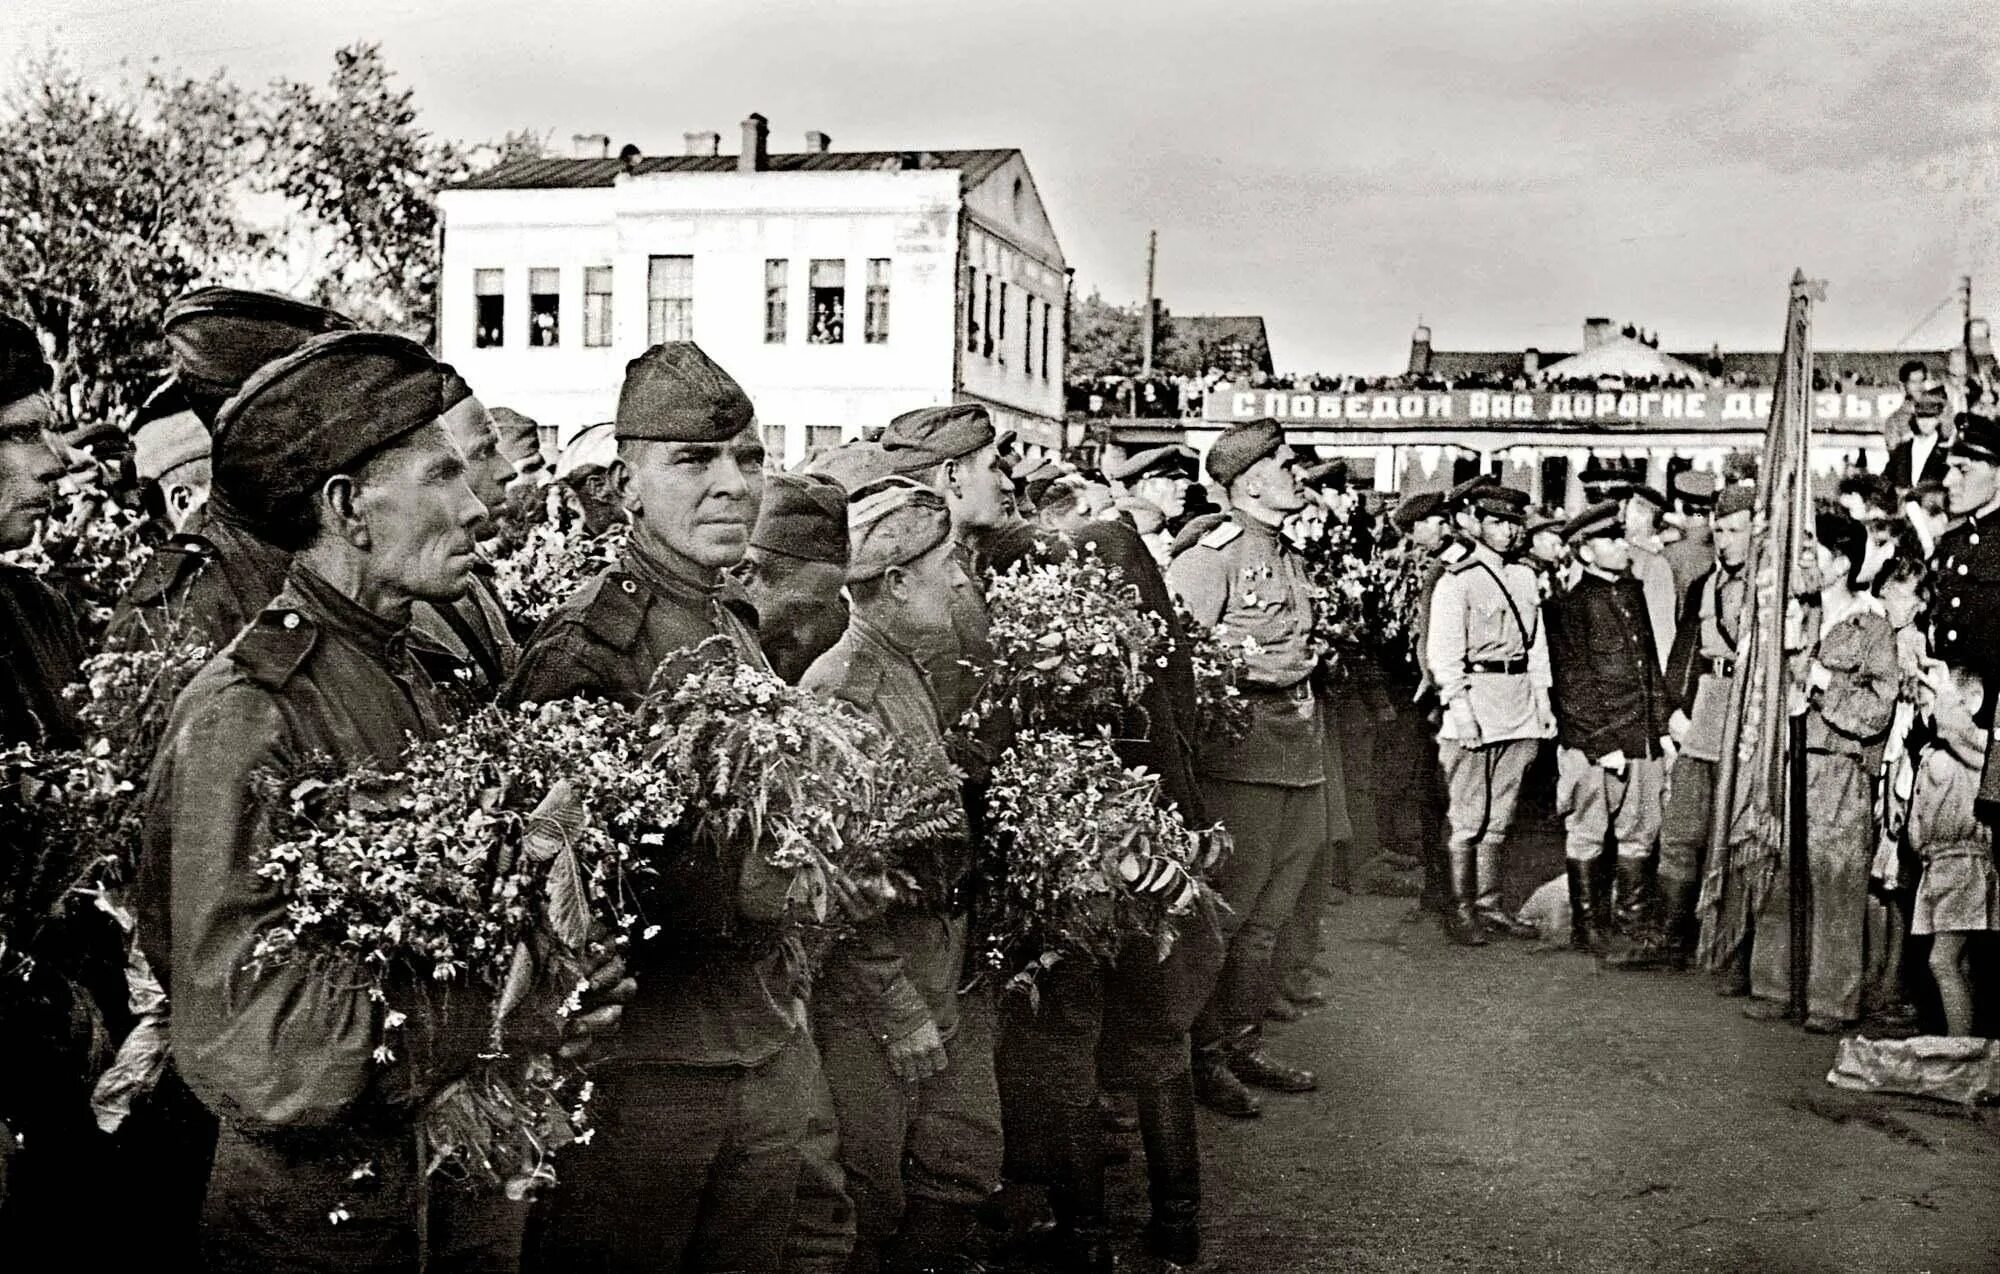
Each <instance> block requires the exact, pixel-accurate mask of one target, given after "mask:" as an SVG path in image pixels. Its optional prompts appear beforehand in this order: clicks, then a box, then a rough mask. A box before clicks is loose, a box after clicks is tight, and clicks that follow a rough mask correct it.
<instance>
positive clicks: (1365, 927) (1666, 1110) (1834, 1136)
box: [1118, 854, 2000, 1274]
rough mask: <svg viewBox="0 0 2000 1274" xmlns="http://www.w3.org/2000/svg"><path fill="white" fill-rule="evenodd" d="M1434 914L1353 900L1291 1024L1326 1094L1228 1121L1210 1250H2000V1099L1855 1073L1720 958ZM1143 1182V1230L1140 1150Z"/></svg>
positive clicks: (1834, 1255)
mask: <svg viewBox="0 0 2000 1274" xmlns="http://www.w3.org/2000/svg"><path fill="white" fill-rule="evenodd" d="M1535 856H1536V857H1541V855H1539V854H1538V855H1535ZM1523 866H1524V867H1525V866H1527V864H1525V863H1524V864H1523ZM1526 883H1532V882H1526ZM1408 910H1409V903H1408V902H1407V901H1406V900H1402V899H1389V898H1365V897H1364V898H1354V899H1351V900H1349V901H1347V902H1346V903H1345V905H1342V906H1338V907H1335V908H1333V909H1332V910H1331V911H1330V912H1329V915H1328V922H1327V933H1328V939H1329V941H1328V944H1327V949H1326V953H1325V955H1324V957H1323V964H1324V966H1325V967H1326V969H1327V970H1328V976H1327V978H1326V985H1327V988H1328V991H1329V993H1330V995H1331V1003H1330V1004H1328V1005H1327V1006H1326V1007H1325V1008H1322V1009H1320V1010H1318V1011H1317V1012H1315V1013H1313V1014H1312V1015H1311V1016H1309V1017H1307V1018H1306V1019H1305V1020H1304V1021H1302V1022H1299V1023H1297V1024H1294V1025H1291V1026H1288V1027H1274V1028H1273V1031H1272V1036H1271V1044H1272V1048H1273V1051H1274V1052H1280V1053H1282V1055H1283V1056H1284V1057H1286V1058H1287V1059H1289V1060H1292V1061H1294V1062H1297V1063H1299V1064H1302V1065H1309V1066H1312V1067H1315V1068H1316V1069H1317V1070H1318V1072H1319V1075H1320V1077H1321V1089H1320V1091H1319V1092H1317V1093H1314V1094H1310V1095H1307V1096H1304V1097H1279V1096H1270V1097H1268V1098H1267V1099H1266V1102H1265V1113H1264V1117H1263V1118H1262V1119H1260V1120H1256V1121H1251V1122H1242V1123H1238V1122H1234V1121H1229V1120H1223V1119H1218V1118H1215V1117H1213V1116H1209V1115H1204V1135H1205V1137H1206V1145H1205V1152H1206V1156H1207V1171H1206V1174H1205V1183H1204V1184H1205V1188H1206V1191H1207V1205H1206V1208H1207V1221H1208V1225H1207V1229H1208V1234H1209V1259H1208V1261H1207V1262H1206V1264H1205V1267H1204V1268H1206V1269H1208V1270H1211V1271H1217V1272H1220V1271H1232V1272H1235V1274H1282V1272H1286V1271H1322V1270H1327V1271H1332V1270H1447V1269H1449V1270H1589V1271H1626V1270H1631V1271H1648V1272H1659V1271H1678V1270H1774V1271H1818V1270H1864V1271H1900V1270H1908V1271H1924V1270H1929V1271H1944V1270H1994V1269H2000V1209H1996V1208H1995V1206H1994V1204H1995V1201H1996V1196H2000V1114H1996V1113H1994V1112H1991V1111H1988V1112H1970V1111H1965V1110H1962V1109H1959V1108H1956V1107H1951V1106H1945V1105H1941V1104H1936V1103H1927V1102H1918V1101H1914V1100H1905V1099H1884V1098H1873V1097H1857V1096H1854V1095H1850V1094H1846V1093H1842V1092H1839V1091H1837V1090H1835V1089H1832V1088H1830V1087H1828V1086H1827V1084H1826V1083H1825V1075H1826V1071H1827V1069H1828V1067H1829V1065H1830V1063H1831V1059H1832V1055H1833V1048H1834V1043H1833V1041H1832V1040H1830V1039H1827V1038H1823V1037H1817V1036H1810V1035H1806V1034H1804V1033H1802V1032H1800V1031H1798V1030H1797V1029H1795V1028H1793V1027H1790V1026H1785V1025H1781V1024H1770V1023H1760V1022H1754V1021H1750V1020H1747V1019H1745V1018H1744V1017H1743V1016H1742V1014H1741V1012H1740V1003H1741V1002H1740V1001H1730V1000H1723V999H1718V998H1717V997H1716V996H1715V995H1714V994H1713V992H1712V990H1711V988H1710V984H1709V983H1708V982H1707V980H1706V979H1703V978H1699V977H1695V976H1690V975H1685V974H1679V975H1677V974H1670V973H1664V972H1653V973H1620V972H1617V971H1614V970H1609V969H1604V968H1602V967H1600V966H1599V965H1597V964H1596V963H1595V962H1593V961H1591V960H1590V959H1588V958H1586V957H1584V956H1582V955H1579V954H1575V953H1571V952H1568V951H1559V952H1539V951H1537V950H1536V949H1535V948H1534V947H1533V946H1532V945H1531V944H1526V943H1518V942H1504V943H1503V942H1496V943H1495V944H1494V945H1493V946H1490V947H1487V948H1485V949H1482V950H1467V949H1463V948H1458V947H1453V946H1450V945H1448V944H1447V943H1446V942H1445V941H1444V939H1443V937H1442V936H1441V935H1440V934H1439V932H1438V931H1437V929H1436V927H1435V926H1433V925H1430V924H1427V923H1426V924H1406V923H1403V917H1404V916H1405V914H1406V913H1407V912H1408ZM1118 1201H1119V1210H1120V1214H1121V1222H1122V1223H1123V1224H1125V1225H1127V1226H1129V1227H1132V1228H1135V1229H1136V1227H1137V1225H1138V1224H1139V1222H1140V1221H1141V1220H1142V1219H1143V1213H1144V1202H1143V1190H1142V1186H1141V1185H1140V1183H1139V1181H1138V1180H1137V1171H1136V1164H1135V1165H1134V1166H1133V1167H1132V1168H1128V1169H1126V1170H1125V1171H1124V1174H1123V1179H1122V1181H1121V1189H1120V1190H1119V1192H1118ZM1127 1268H1132V1269H1139V1270H1144V1269H1146V1268H1148V1267H1147V1266H1145V1265H1144V1264H1143V1263H1141V1262H1139V1261H1136V1260H1135V1261H1131V1262H1128V1265H1127Z"/></svg>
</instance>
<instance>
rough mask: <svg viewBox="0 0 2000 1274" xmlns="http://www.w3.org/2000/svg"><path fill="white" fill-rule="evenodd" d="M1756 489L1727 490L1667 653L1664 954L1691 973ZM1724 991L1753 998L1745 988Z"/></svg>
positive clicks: (1661, 871) (1661, 874)
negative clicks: (1706, 558) (1711, 559)
mask: <svg viewBox="0 0 2000 1274" xmlns="http://www.w3.org/2000/svg"><path fill="white" fill-rule="evenodd" d="M1755 504H1756V492H1755V489H1754V488H1752V487H1749V486H1745V485H1743V484H1742V483H1737V484H1735V485H1732V486H1728V487H1725V488H1723V490H1722V491H1721V493H1720V494H1719V495H1718V496H1717V497H1716V502H1715V509H1714V513H1713V527H1714V539H1715V569H1714V570H1712V571H1710V572H1709V573H1708V574H1707V575H1706V576H1704V577H1703V578H1702V579H1701V580H1700V581H1699V582H1697V583H1696V585H1695V586H1694V588H1693V589H1692V590H1690V592H1689V593H1688V600H1687V604H1686V605H1685V606H1683V607H1682V608H1681V618H1680V624H1679V626H1678V628H1677V630H1676V632H1675V634H1674V646H1673V650H1672V651H1671V652H1670V653H1669V654H1668V656H1667V670H1666V679H1667V695H1668V698H1669V700H1670V702H1672V704H1673V706H1674V711H1673V715H1672V716H1671V717H1669V718H1668V730H1669V733H1670V734H1671V735H1672V737H1673V739H1674V743H1675V745H1676V746H1677V747H1678V748H1679V749H1680V754H1679V755H1678V756H1677V757H1675V758H1674V761H1673V765H1672V770H1671V774H1670V779H1669V782H1668V785H1667V787H1668V791H1667V804H1666V812H1665V815H1664V817H1663V820H1662V822H1661V825H1660V865H1659V873H1658V884H1659V890H1660V899H1661V915H1662V917H1663V920H1664V927H1663V931H1662V935H1661V936H1662V942H1663V945H1664V951H1663V955H1664V956H1665V958H1666V959H1667V960H1668V961H1669V962H1670V963H1672V964H1673V965H1675V966H1676V967H1680V968H1685V967H1686V965H1687V961H1688V958H1689V957H1690V955H1691V954H1692V952H1693V950H1694V941H1695V938H1696V928H1695V900H1696V897H1697V896H1698V894H1699V892H1700V889H1701V880H1702V873H1703V871H1704V870H1705V869H1706V867H1707V865H1708V857H1709V835H1710V830H1711V829H1710V818H1711V815H1712V814H1713V812H1714V807H1715V766H1716V762H1717V760H1718V759H1719V758H1720V757H1721V755H1722V738H1723V730H1724V727H1725V725H1726V723H1727V718H1728V714H1729V698H1730V687H1731V685H1732V684H1733V683H1734V680H1735V677H1736V646H1737V641H1738V638H1739V637H1740V635H1741V634H1742V631H1743V607H1744V604H1745V600H1746V596H1747V592H1748V584H1747V581H1745V580H1744V578H1743V567H1744V563H1745V562H1746V561H1747V560H1748V558H1749V554H1750V529H1751V521H1752V509H1753V507H1754V505H1755ZM1725 989H1729V990H1739V989H1740V993H1743V994H1747V993H1748V990H1749V988H1748V985H1747V983H1745V984H1744V985H1742V986H1741V987H1740V988H1738V987H1737V986H1736V985H1734V983H1732V984H1731V985H1730V986H1729V987H1726V988H1725Z"/></svg>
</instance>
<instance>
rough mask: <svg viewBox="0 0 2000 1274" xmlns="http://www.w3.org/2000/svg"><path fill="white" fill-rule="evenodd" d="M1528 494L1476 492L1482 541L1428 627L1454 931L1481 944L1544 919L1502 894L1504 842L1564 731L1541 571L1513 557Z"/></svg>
mask: <svg viewBox="0 0 2000 1274" xmlns="http://www.w3.org/2000/svg"><path fill="white" fill-rule="evenodd" d="M1527 504H1528V496H1527V493H1526V492H1523V491H1516V490H1513V489H1512V488H1509V487H1500V486H1493V487H1485V488H1481V489H1480V490H1478V491H1476V492H1474V493H1473V494H1472V496H1471V499H1470V505H1471V509H1472V512H1473V513H1474V514H1475V515H1476V517H1477V525H1478V531H1479V540H1478V542H1477V543H1476V544H1474V545H1473V546H1472V548H1471V550H1470V551H1469V552H1468V553H1467V554H1466V555H1465V556H1464V557H1463V558H1461V559H1459V560H1458V562H1456V563H1455V564H1453V565H1452V566H1451V567H1450V568H1449V569H1448V570H1447V571H1446V572H1445V574H1444V577H1443V578H1442V579H1440V580H1439V581H1438V585H1437V591H1436V593H1435V594H1434V595H1433V596H1432V598H1431V617H1430V627H1429V630H1428V632H1427V633H1426V634H1425V643H1426V652H1427V658H1426V663H1427V665H1428V667H1429V669H1430V673H1431V675H1432V677H1433V678H1435V679H1436V682H1437V688H1438V701H1439V702H1440V703H1441V704H1442V705H1443V707H1444V723H1443V725H1442V726H1441V727H1440V729H1439V731H1438V756H1439V760H1440V762H1441V763H1442V764H1443V766H1444V774H1445V785H1446V788H1447V790H1448V791H1449V794H1450V809H1449V812H1448V813H1447V815H1446V817H1447V820H1448V821H1449V823H1450V825H1451V833H1450V842H1449V851H1450V868H1451V886H1452V898H1453V905H1452V915H1451V926H1450V932H1451V934H1452V936H1453V937H1454V938H1455V939H1456V940H1457V941H1459V942H1461V943H1464V944H1466V945H1470V946H1480V945H1483V944H1484V943H1485V941H1486V936H1485V930H1486V928H1487V927H1489V926H1491V927H1493V928H1496V929H1498V930H1499V931H1501V932H1503V933H1506V934H1509V935H1513V936H1520V937H1531V936H1533V929H1532V928H1531V927H1529V926H1525V925H1522V924H1520V923H1519V922H1517V921H1516V920H1515V919H1514V918H1513V917H1512V916H1510V915H1509V914H1508V913H1507V910H1506V908H1505V906H1503V905H1502V903H1501V896H1500V887H1501V850H1502V849H1503V847H1504V846H1505V844H1506V839H1507V831H1508V829H1509V827H1511V826H1512V824H1513V821H1514V808H1515V805H1516V803H1517V802H1518V800H1519V799H1520V795H1521V783H1522V779H1523V778H1524V777H1525V775H1526V774H1527V772H1528V767H1529V765H1530V764H1532V763H1533V761H1534V759H1535V754H1536V753H1537V752H1538V751H1540V749H1541V741H1542V740H1543V739H1547V738H1550V737H1551V736H1553V735H1554V734H1555V717H1554V715H1553V712H1552V710H1551V709H1550V706H1549V687H1550V685H1551V679H1550V674H1549V649H1548V640H1547V634H1546V633H1545V632H1544V631H1543V629H1542V624H1541V607H1540V596H1539V590H1538V588H1537V586H1536V583H1535V573H1534V572H1533V571H1532V570H1530V569H1529V568H1528V567H1526V566H1523V565H1522V564H1520V563H1519V562H1515V561H1511V560H1509V555H1510V554H1511V553H1512V552H1513V551H1514V549H1515V546H1516V543H1517V541H1518V539H1519V537H1520V531H1521V520H1522V517H1523V514H1524V512H1525V510H1526V508H1527Z"/></svg>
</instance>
